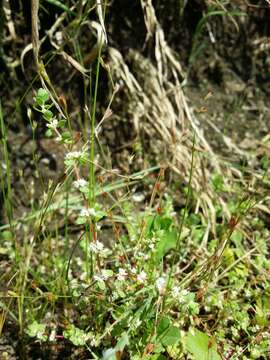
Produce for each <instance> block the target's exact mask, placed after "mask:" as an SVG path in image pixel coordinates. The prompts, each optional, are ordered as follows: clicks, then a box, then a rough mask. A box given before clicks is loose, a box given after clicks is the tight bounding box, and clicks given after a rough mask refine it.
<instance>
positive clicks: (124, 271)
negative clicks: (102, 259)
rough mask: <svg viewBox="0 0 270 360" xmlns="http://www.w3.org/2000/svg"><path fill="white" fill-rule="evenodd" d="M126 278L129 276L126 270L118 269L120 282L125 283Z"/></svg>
mask: <svg viewBox="0 0 270 360" xmlns="http://www.w3.org/2000/svg"><path fill="white" fill-rule="evenodd" d="M126 276H127V272H126V270H125V269H123V268H119V269H118V275H117V279H118V280H119V281H123V280H125V278H126Z"/></svg>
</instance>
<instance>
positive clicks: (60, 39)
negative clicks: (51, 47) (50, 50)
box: [55, 31, 63, 45]
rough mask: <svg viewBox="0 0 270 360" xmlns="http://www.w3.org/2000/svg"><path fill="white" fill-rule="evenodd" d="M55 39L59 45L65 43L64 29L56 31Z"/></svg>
mask: <svg viewBox="0 0 270 360" xmlns="http://www.w3.org/2000/svg"><path fill="white" fill-rule="evenodd" d="M55 40H56V42H57V44H58V45H62V44H63V33H62V31H56V33H55Z"/></svg>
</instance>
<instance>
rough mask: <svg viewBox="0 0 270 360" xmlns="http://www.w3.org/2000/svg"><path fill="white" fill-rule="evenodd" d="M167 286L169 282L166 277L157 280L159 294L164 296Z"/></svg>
mask: <svg viewBox="0 0 270 360" xmlns="http://www.w3.org/2000/svg"><path fill="white" fill-rule="evenodd" d="M166 284H167V281H166V279H165V278H164V277H159V278H158V279H157V280H156V287H157V289H158V292H159V293H160V294H161V295H162V294H164V292H165V290H166Z"/></svg>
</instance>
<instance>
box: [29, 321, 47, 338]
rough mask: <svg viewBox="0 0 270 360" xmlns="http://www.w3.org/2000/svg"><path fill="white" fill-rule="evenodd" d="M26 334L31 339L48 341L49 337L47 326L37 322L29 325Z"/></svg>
mask: <svg viewBox="0 0 270 360" xmlns="http://www.w3.org/2000/svg"><path fill="white" fill-rule="evenodd" d="M26 333H27V334H28V335H29V336H30V337H36V338H38V339H39V340H42V341H46V340H47V335H46V325H45V324H40V323H38V322H37V321H34V322H32V324H30V325H28V328H27V330H26Z"/></svg>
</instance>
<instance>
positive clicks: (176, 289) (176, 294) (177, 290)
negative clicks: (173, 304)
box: [172, 286, 180, 299]
mask: <svg viewBox="0 0 270 360" xmlns="http://www.w3.org/2000/svg"><path fill="white" fill-rule="evenodd" d="M179 295H180V288H179V287H178V286H174V287H173V288H172V296H173V297H174V298H175V299H177V298H178V297H179Z"/></svg>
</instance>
